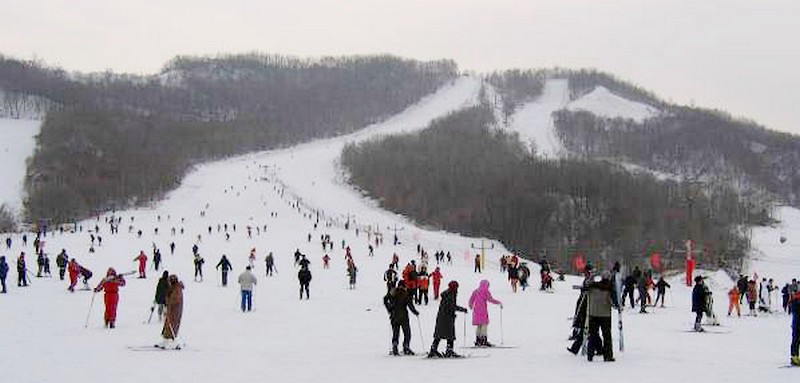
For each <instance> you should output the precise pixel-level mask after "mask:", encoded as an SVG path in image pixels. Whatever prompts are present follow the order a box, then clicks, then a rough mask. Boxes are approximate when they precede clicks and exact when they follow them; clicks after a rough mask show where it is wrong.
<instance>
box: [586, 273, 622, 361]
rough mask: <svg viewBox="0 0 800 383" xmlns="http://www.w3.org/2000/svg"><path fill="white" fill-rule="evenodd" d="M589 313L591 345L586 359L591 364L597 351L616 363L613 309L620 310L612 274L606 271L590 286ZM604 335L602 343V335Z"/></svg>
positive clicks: (604, 357)
mask: <svg viewBox="0 0 800 383" xmlns="http://www.w3.org/2000/svg"><path fill="white" fill-rule="evenodd" d="M587 299H588V301H587V310H588V311H587V313H588V315H589V344H588V347H587V350H586V357H587V359H588V360H589V361H590V362H591V361H592V358H593V357H594V355H595V351H596V350H600V354H602V355H603V360H604V361H606V362H613V361H614V348H613V346H612V340H611V308H612V307H613V308H617V309H619V304H618V303H617V296H616V294H615V293H614V284H613V282H612V281H611V273H610V272H608V271H604V272H603V274H602V275H601V277H600V278H596V279H595V280H594V281H593V282H591V283H590V284H589V295H588V296H587ZM601 332H602V334H603V339H602V341H601V340H600V333H601Z"/></svg>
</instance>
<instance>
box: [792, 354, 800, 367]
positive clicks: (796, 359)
mask: <svg viewBox="0 0 800 383" xmlns="http://www.w3.org/2000/svg"><path fill="white" fill-rule="evenodd" d="M791 364H792V366H800V356H797V355H795V356H792V361H791Z"/></svg>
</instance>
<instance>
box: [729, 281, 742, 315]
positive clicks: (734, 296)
mask: <svg viewBox="0 0 800 383" xmlns="http://www.w3.org/2000/svg"><path fill="white" fill-rule="evenodd" d="M740 295H741V294H740V293H739V287H738V286H736V285H733V288H732V289H730V291H728V316H731V311H733V309H734V308H735V309H736V316H742V310H741V308H740V307H739V297H740Z"/></svg>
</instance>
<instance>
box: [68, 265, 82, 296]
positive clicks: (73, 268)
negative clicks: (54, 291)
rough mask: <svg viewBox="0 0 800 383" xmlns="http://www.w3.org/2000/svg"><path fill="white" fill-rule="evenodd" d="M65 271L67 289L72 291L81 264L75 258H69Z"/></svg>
mask: <svg viewBox="0 0 800 383" xmlns="http://www.w3.org/2000/svg"><path fill="white" fill-rule="evenodd" d="M67 271H68V272H69V287H67V290H69V292H71V293H74V292H75V285H76V284H77V283H78V275H79V274H80V273H81V265H79V264H78V261H76V260H75V258H72V259H70V260H69V265H68V266H67Z"/></svg>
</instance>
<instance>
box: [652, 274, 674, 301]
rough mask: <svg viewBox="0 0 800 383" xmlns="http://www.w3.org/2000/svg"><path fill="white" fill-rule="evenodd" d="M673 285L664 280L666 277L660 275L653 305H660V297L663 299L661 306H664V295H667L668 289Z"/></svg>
mask: <svg viewBox="0 0 800 383" xmlns="http://www.w3.org/2000/svg"><path fill="white" fill-rule="evenodd" d="M671 288H672V286H670V285H669V283H667V281H665V280H664V277H659V278H658V282H656V301H655V302H653V306H657V305H658V299H659V298H660V299H661V307H664V296H666V293H667V289H671Z"/></svg>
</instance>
